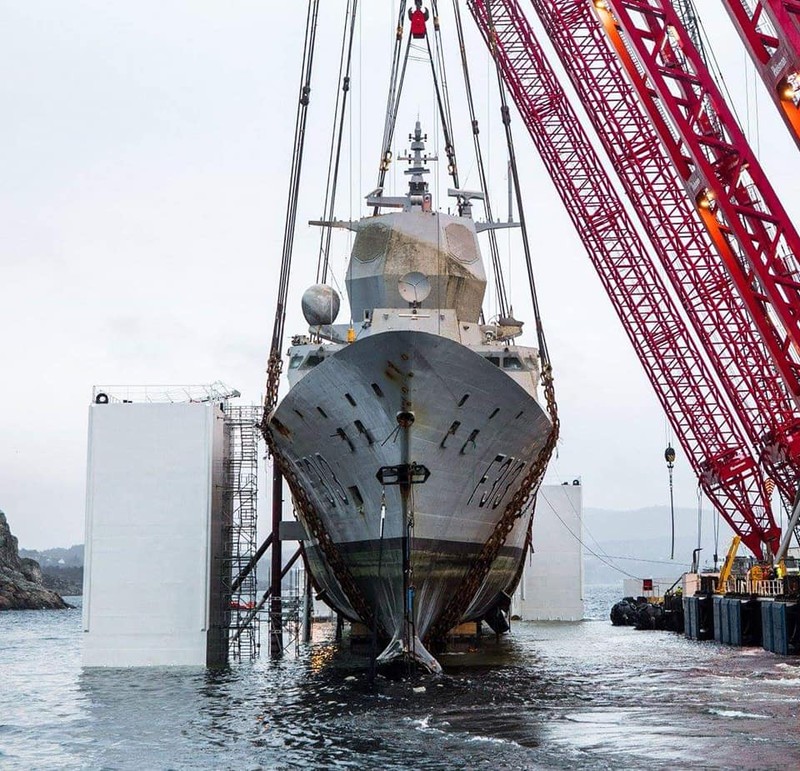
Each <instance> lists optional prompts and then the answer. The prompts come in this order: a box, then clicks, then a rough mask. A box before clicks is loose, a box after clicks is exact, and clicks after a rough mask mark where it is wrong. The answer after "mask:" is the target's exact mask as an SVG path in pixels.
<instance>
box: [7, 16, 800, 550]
mask: <svg viewBox="0 0 800 771" xmlns="http://www.w3.org/2000/svg"><path fill="white" fill-rule="evenodd" d="M323 5H324V6H325V8H324V9H323V18H322V20H321V27H320V46H319V51H318V65H319V66H318V67H317V69H316V72H315V82H314V92H313V101H312V113H311V130H310V136H309V152H308V156H307V159H306V167H305V173H304V185H303V193H302V197H301V202H300V215H299V226H298V237H297V245H296V252H295V272H294V280H293V285H292V298H293V301H292V306H291V307H290V314H289V320H288V323H287V331H288V333H289V334H292V333H297V332H300V331H303V324H302V319H301V316H300V313H299V296H300V294H301V293H302V291H303V289H304V288H305V286H306V285H308V284H310V283H313V272H314V268H315V265H316V254H317V248H318V243H317V238H318V236H317V234H316V233H315V232H314V231H313V230H312V229H310V228H308V227H307V226H306V225H305V222H306V221H307V220H308V219H311V218H315V217H318V216H319V215H320V214H321V211H322V196H323V187H324V174H325V164H326V161H327V150H326V144H327V141H328V140H327V137H328V133H329V125H330V119H331V117H330V116H331V109H332V100H333V95H334V93H335V91H334V89H335V69H336V66H337V57H338V46H339V39H340V35H341V12H342V8H343V7H344V2H342V1H341V0H339V1H338V2H327V3H323ZM441 5H442V9H443V23H444V32H445V35H446V38H447V42H448V43H449V49H450V50H449V57H448V58H449V60H450V61H453V62H454V63H455V56H456V54H457V52H456V50H455V47H454V46H453V38H452V36H451V32H452V30H451V28H450V19H451V11H450V3H448V2H444V3H442V4H441ZM362 6H363V10H362V21H361V27H362V36H361V42H360V44H359V46H358V48H357V51H356V66H355V72H354V75H355V78H354V91H353V94H352V103H353V109H352V113H351V117H350V123H351V125H352V127H353V132H352V139H350V140H348V152H347V155H348V158H347V159H346V160H345V166H344V168H346V169H347V172H346V173H344V174H343V180H342V182H343V184H342V187H341V192H340V198H339V200H340V202H341V205H340V206H339V207H338V215H339V216H340V217H343V218H345V217H349V216H359V215H360V214H362V213H363V209H361V208H360V203H359V202H360V200H361V196H362V195H363V194H365V193H366V192H368V191H369V190H371V189H372V187H374V179H375V171H376V169H375V167H376V163H375V161H376V158H377V156H378V154H379V142H380V135H381V131H382V120H383V108H384V101H385V82H386V75H387V70H388V61H389V55H390V48H391V44H392V30H393V27H394V20H393V17H394V15H395V11H393V6H396V3H392V2H381V3H377V2H368V3H362ZM701 13H702V14H703V18H704V20H705V22H706V25H707V27H708V28H709V29H714V30H716V31H717V33H718V34H717V35H715V37H714V38H713V42H714V44H715V50H716V53H717V56H718V58H719V59H720V64H721V65H722V67H723V70H724V71H725V73H726V78H727V81H728V85H729V87H730V88H731V90H732V91H733V92H734V97H735V100H736V102H737V106H738V108H739V110H740V115H742V117H743V119H744V117H745V114H746V107H747V104H748V102H749V105H750V115H751V123H753V116H754V115H755V110H754V99H753V96H752V94H753V92H754V90H756V91H757V92H758V94H759V100H760V101H759V105H760V107H759V110H760V119H761V120H760V121H759V126H760V148H761V156H762V158H763V160H764V162H765V165H766V167H767V171H768V173H769V174H770V175H771V178H772V181H773V183H774V184H775V186H776V188H777V189H778V191H779V193H780V194H781V195H782V197H783V200H784V203H785V205H786V206H787V208H788V209H789V211H790V213H791V214H793V215H796V213H797V210H798V195H797V184H796V180H797V178H798V176H797V171H798V161H799V160H800V156H798V153H797V151H796V150H795V149H794V147H793V145H792V144H791V142H790V140H789V139H788V136H787V135H786V132H785V130H784V129H783V127H782V125H781V124H780V123H779V121H778V120H777V118H776V116H775V115H774V114H773V109H772V107H771V105H770V104H768V103H767V100H766V98H765V96H764V94H763V88H762V87H761V86H760V85H757V86H756V87H754V86H753V85H752V83H751V85H750V86H749V93H750V98H749V100H748V99H746V92H747V91H748V89H746V86H745V83H746V80H745V74H744V64H745V55H744V52H743V50H742V48H741V46H740V45H739V43H738V39H737V38H736V37H735V33H734V32H733V30H732V28H731V27H730V24H729V22H728V21H727V18H726V17H725V16H724V14H723V12H722V10H721V8H720V7H718V4H717V3H713V4H710V5H709V7H708V8H706V7H705V6H702V7H701ZM304 22H305V3H301V2H299V1H298V0H294V2H284V3H276V2H264V0H262V2H254V1H252V2H247V1H245V0H231V1H230V2H227V3H216V2H210V1H203V0H191V1H190V0H183V1H182V2H181V1H180V0H161V1H160V2H157V3H156V2H150V1H149V0H142V1H141V2H137V3H123V2H107V0H106V1H105V2H101V1H100V0H95V1H94V2H89V1H83V2H69V3H66V2H63V0H61V1H58V0H50V1H46V0H40V1H38V2H20V1H19V0H18V1H17V2H9V1H8V0H6V1H4V2H0V64H1V65H2V70H1V71H2V79H0V101H2V105H3V116H4V117H3V120H2V122H0V159H1V160H0V163H1V164H2V175H1V176H0V261H1V263H2V283H0V287H1V288H2V289H1V295H0V330H1V331H0V367H1V368H2V379H0V397H1V398H2V403H3V406H4V408H3V410H2V412H0V437H2V442H1V443H0V508H2V509H4V510H5V511H6V513H7V514H8V516H9V519H10V522H11V525H12V528H13V530H14V532H15V533H16V534H17V535H19V537H20V541H21V543H22V544H23V545H24V546H28V547H47V546H53V545H67V544H70V543H73V542H80V541H82V539H83V506H84V486H85V479H84V476H85V452H86V408H87V405H88V402H89V399H90V395H91V386H92V385H93V384H95V383H203V382H211V381H213V380H217V379H221V380H224V381H225V382H227V383H229V384H231V385H234V386H236V387H237V388H239V389H240V390H241V391H242V393H243V394H244V396H245V397H246V399H247V400H251V401H259V400H260V398H261V393H262V389H263V384H264V379H265V376H264V361H265V355H266V351H267V346H268V343H269V335H270V332H271V326H272V314H273V300H274V296H275V276H276V272H277V266H278V261H279V258H280V249H281V236H282V230H283V217H284V206H285V200H286V189H287V174H288V165H289V152H290V146H291V137H292V131H293V124H294V110H295V97H296V88H297V81H298V69H299V60H300V53H301V50H300V49H301V42H302V33H303V25H304ZM467 22H468V24H469V27H468V30H467V32H468V42H469V47H470V51H471V54H472V61H473V75H474V78H475V84H476V93H477V100H478V107H479V110H480V112H481V123H482V128H483V135H484V136H485V137H486V138H490V144H491V147H490V153H489V154H490V165H491V183H492V185H491V186H492V192H493V194H494V200H495V208H496V211H497V213H498V214H499V215H500V216H502V217H505V216H506V204H505V197H506V181H505V169H504V164H505V154H504V149H503V146H502V143H501V137H500V133H499V131H498V129H499V128H500V126H499V121H498V119H497V106H496V102H495V100H494V96H492V97H491V99H490V98H489V96H488V94H489V88H488V87H487V73H488V72H489V70H488V63H487V57H486V55H485V52H484V50H483V48H482V47H481V44H480V41H479V40H478V39H477V36H476V34H475V32H474V31H473V29H472V26H471V21H470V20H469V19H467ZM362 71H363V75H362V76H360V75H359V74H360V72H362ZM751 77H752V73H751ZM450 78H451V86H452V91H453V103H454V112H455V115H456V121H457V124H458V125H457V130H456V140H457V149H458V151H459V155H460V166H461V171H462V179H463V182H462V184H463V185H464V186H465V187H469V186H476V185H477V174H476V172H475V169H474V164H473V162H472V160H471V147H470V144H469V133H468V125H467V122H466V120H465V118H464V115H465V111H464V107H463V100H462V99H461V98H460V97H461V87H460V79H459V71H458V69H456V68H455V67H451V69H450ZM417 115H419V117H420V119H421V120H422V121H423V123H424V124H425V128H426V130H427V131H429V132H430V133H431V134H433V131H434V118H433V96H432V90H431V86H430V79H429V76H428V71H427V68H426V66H425V65H424V64H423V63H420V62H412V65H411V67H410V70H409V78H408V82H407V86H406V99H405V101H404V105H403V109H402V112H401V117H400V121H399V124H398V132H397V138H398V142H397V143H396V146H397V147H399V148H402V146H403V144H402V141H401V140H404V138H405V136H406V135H407V133H408V131H409V130H410V129H411V128H412V125H413V121H414V120H415V119H416V118H417ZM753 125H754V123H753ZM515 129H516V139H517V146H518V151H519V153H520V155H521V156H522V159H523V163H522V166H523V168H522V171H523V179H524V190H523V192H524V195H525V198H526V201H527V211H528V216H529V222H530V226H531V229H532V233H533V237H534V244H535V260H536V272H537V276H538V278H539V282H540V293H541V301H542V306H543V313H544V319H545V324H546V329H547V333H548V339H549V341H550V347H551V353H552V359H553V362H554V367H555V370H556V377H557V382H556V386H557V389H558V398H559V405H560V413H561V418H562V423H563V432H562V440H561V444H560V447H559V457H558V459H557V460H556V461H555V462H554V463H553V465H552V467H551V475H550V478H551V480H552V481H558V480H560V479H562V478H563V479H571V478H572V477H574V476H581V477H582V479H583V482H584V485H585V499H584V501H585V505H587V506H594V507H604V508H635V507H638V506H647V505H651V504H663V503H666V502H667V500H668V498H667V479H666V470H665V467H664V462H663V456H662V453H663V449H664V445H665V423H664V418H663V416H662V414H661V411H660V409H659V407H658V404H657V402H656V399H655V397H654V396H653V394H652V392H651V390H650V387H649V385H648V383H647V381H646V379H645V377H644V375H643V374H642V371H641V368H640V366H639V364H638V363H637V361H636V359H635V357H634V355H633V353H632V351H631V350H630V347H629V345H628V343H627V341H626V339H625V337H624V335H623V332H622V329H621V327H620V325H619V323H618V322H617V320H616V318H615V317H614V315H613V312H612V310H611V307H610V304H609V302H608V301H607V299H606V298H605V296H604V294H603V292H602V289H601V287H600V285H599V282H598V280H597V278H596V276H595V274H594V272H593V270H592V268H591V266H590V264H589V262H588V260H587V259H586V257H585V255H584V252H583V250H582V246H581V245H580V243H579V241H578V239H577V237H576V236H575V234H574V232H573V230H572V228H571V226H570V224H569V221H568V220H567V218H566V215H565V214H564V212H563V208H562V206H561V203H560V201H559V200H558V197H557V195H556V193H555V191H554V189H553V186H552V184H551V183H550V181H549V179H548V178H547V176H546V175H545V174H544V172H543V170H542V168H541V166H540V164H539V162H538V159H537V158H536V157H535V151H534V150H533V147H532V145H531V143H530V141H529V140H528V139H527V137H526V136H525V134H524V131H523V127H522V125H521V123H520V122H519V121H518V120H517V121H515ZM351 148H352V153H351V152H350V149H351ZM396 176H397V182H396V184H397V185H398V187H399V186H400V185H401V184H402V181H403V180H402V175H401V174H400V175H396ZM440 187H441V189H442V191H443V190H444V187H445V184H444V183H442V184H441V185H440ZM439 204H440V205H441V206H442V207H446V206H447V205H448V202H447V201H446V200H444V199H443V197H441V196H440V197H439ZM516 243H517V242H516V240H515V239H514V238H511V240H509V241H506V236H503V237H502V238H501V244H503V250H504V254H506V256H505V257H504V259H505V260H506V261H508V256H507V255H508V253H510V252H511V251H513V250H514V248H515V246H516ZM347 246H348V244H347V236H343V237H342V238H341V239H340V240H339V241H338V242H337V244H336V246H335V252H334V254H333V255H332V260H333V266H334V275H335V277H336V279H337V280H338V281H339V282H340V283H341V282H342V280H343V275H344V260H345V256H346V253H347ZM512 262H513V265H512V268H511V281H510V283H511V284H512V286H513V287H514V290H513V291H514V298H515V299H514V308H515V311H516V315H517V316H520V317H523V318H526V319H528V320H529V319H530V316H529V303H528V302H527V300H526V292H525V285H524V281H523V280H522V279H523V273H522V265H521V261H520V259H519V253H518V251H517V253H516V256H515V257H514V258H512ZM344 315H345V312H343V313H342V316H340V321H341V320H342V319H343V317H344ZM530 327H532V324H531V323H530V321H529V332H528V337H527V339H528V340H530V341H532V340H533V339H534V338H533V337H532V332H533V330H532V329H530ZM695 489H696V486H695V482H694V480H693V479H692V477H691V474H690V473H689V472H688V467H687V463H686V461H685V459H684V458H683V457H682V455H679V459H678V468H677V470H676V500H677V501H678V503H680V504H681V505H684V506H688V507H693V506H695V505H696V497H695ZM653 526H654V527H655V526H656V525H655V524H654V525H653ZM661 526H662V525H661V524H659V525H658V527H661Z"/></svg>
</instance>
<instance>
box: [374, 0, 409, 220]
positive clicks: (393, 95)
mask: <svg viewBox="0 0 800 771" xmlns="http://www.w3.org/2000/svg"><path fill="white" fill-rule="evenodd" d="M405 15H406V0H400V12H399V13H398V15H397V28H396V32H395V44H394V55H393V57H392V68H391V76H390V78H389V93H388V95H387V97H386V121H385V123H384V125H383V142H382V144H381V160H380V165H379V167H378V190H381V191H382V190H383V186H384V184H385V182H386V172H387V171H388V170H389V166H390V164H391V162H392V137H393V136H394V127H395V124H396V122H397V109H398V107H399V104H400V93H401V92H402V90H403V81H404V80H405V76H406V67H407V66H408V52H409V48H410V47H411V38H409V39H408V41H407V42H406V50H405V54H402V51H403V27H404V24H405ZM401 55H402V59H403V66H402V70H400V58H401ZM398 70H400V72H399V76H398ZM373 214H378V207H377V206H376V207H375V209H374V211H373Z"/></svg>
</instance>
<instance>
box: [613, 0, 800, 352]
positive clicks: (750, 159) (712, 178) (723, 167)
mask: <svg viewBox="0 0 800 771" xmlns="http://www.w3.org/2000/svg"><path fill="white" fill-rule="evenodd" d="M602 1H603V2H605V0H602ZM608 5H609V7H610V10H611V12H612V13H613V16H614V19H615V21H616V23H617V24H618V25H619V26H620V28H621V29H622V31H623V33H624V37H625V41H626V43H627V44H628V45H629V47H630V49H631V50H632V51H633V53H634V54H635V56H636V59H637V62H638V64H639V65H640V66H641V68H642V70H643V72H644V73H645V74H646V76H647V85H648V88H649V90H650V93H651V96H652V98H657V99H658V101H659V105H660V106H661V107H662V108H663V110H664V111H665V114H666V115H667V116H668V118H669V120H670V123H671V124H672V126H673V127H674V128H675V130H676V132H677V135H678V137H679V138H680V141H681V148H682V153H683V155H684V157H685V160H686V163H687V164H690V166H691V168H692V173H691V176H690V179H689V185H690V189H691V192H692V195H693V196H694V198H695V200H696V202H697V204H698V206H699V207H700V208H701V209H703V210H705V211H706V212H707V213H708V214H709V215H713V216H714V218H715V219H716V221H717V223H718V234H719V237H720V238H721V239H724V240H725V241H727V243H728V244H729V245H730V246H731V248H732V249H734V251H737V252H738V251H740V252H741V253H742V255H743V256H744V257H746V259H747V262H748V264H749V267H750V268H751V269H752V271H753V273H754V276H755V277H756V278H757V280H758V283H759V284H760V286H761V289H762V290H763V293H764V300H765V301H769V304H770V306H769V307H770V309H771V311H770V312H772V313H774V314H775V319H774V323H775V324H776V326H778V327H779V328H780V327H782V328H783V330H784V332H785V335H786V339H785V354H786V356H787V357H788V358H789V359H790V360H791V361H792V362H793V363H794V364H797V361H798V358H797V351H798V344H800V261H798V255H800V237H798V234H797V231H796V230H795V227H794V225H793V224H792V222H791V220H790V219H789V217H788V215H787V213H786V211H785V210H784V208H783V206H782V204H781V202H780V200H779V199H778V197H777V195H776V194H775V192H774V190H773V189H772V186H771V185H770V183H769V181H768V180H767V178H766V175H765V174H764V172H763V170H762V168H761V165H760V164H759V162H758V160H757V159H756V157H755V155H754V154H753V152H752V150H751V149H750V146H749V145H748V143H747V141H746V139H745V137H744V134H743V133H742V131H741V129H740V128H739V126H738V124H737V122H736V120H735V118H734V116H733V114H732V112H731V110H730V108H729V107H728V105H727V103H726V101H725V99H724V98H723V96H722V94H721V93H720V91H719V89H718V88H717V86H716V83H715V82H714V80H713V78H712V77H711V75H710V73H709V72H708V69H707V68H706V66H705V64H704V62H703V61H702V58H701V57H700V55H699V54H698V52H697V50H696V49H695V47H694V45H693V44H692V41H691V40H690V39H689V36H688V34H687V33H686V30H685V29H684V28H683V26H682V25H681V22H680V19H679V18H678V16H677V14H676V13H675V11H674V9H673V8H672V6H671V5H670V3H669V1H668V0H608Z"/></svg>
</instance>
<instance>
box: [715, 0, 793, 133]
mask: <svg viewBox="0 0 800 771" xmlns="http://www.w3.org/2000/svg"><path fill="white" fill-rule="evenodd" d="M723 5H724V6H725V10H726V11H727V12H728V15H729V16H730V17H731V21H733V25H734V27H736V31H737V32H738V33H739V37H741V39H742V42H743V43H744V45H745V48H746V49H747V51H748V53H749V54H750V57H751V58H752V59H753V63H754V64H755V67H756V70H757V71H758V74H759V75H760V76H761V79H762V80H763V81H764V84H765V85H766V87H767V91H768V92H769V95H770V98H771V99H772V101H773V102H774V103H775V106H776V107H777V108H778V111H779V112H780V114H781V117H782V118H783V121H784V123H785V124H786V127H787V128H788V129H789V133H790V134H791V135H792V138H793V139H794V141H795V143H796V144H797V146H798V147H800V5H798V4H797V3H796V2H794V0H755V2H753V3H752V4H751V3H750V2H748V0H723Z"/></svg>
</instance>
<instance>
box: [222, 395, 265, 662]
mask: <svg viewBox="0 0 800 771" xmlns="http://www.w3.org/2000/svg"><path fill="white" fill-rule="evenodd" d="M263 412H264V410H263V407H261V406H255V405H233V404H230V403H226V404H225V432H226V436H227V445H228V454H227V459H226V469H225V472H226V473H225V490H224V496H225V511H226V512H227V527H226V530H227V532H226V539H225V541H226V556H225V559H226V563H227V564H226V566H225V571H224V575H225V578H226V580H227V581H228V582H229V583H228V586H227V587H226V589H227V591H226V594H227V595H228V596H229V597H230V625H229V632H228V640H229V653H230V655H231V657H233V658H242V657H249V658H255V657H256V656H257V655H258V653H259V650H260V647H261V639H260V627H259V617H258V614H252V613H251V611H252V610H253V609H254V608H255V606H256V593H257V577H256V570H255V566H254V565H253V566H252V569H249V570H247V571H246V572H245V568H247V567H248V566H249V565H250V563H251V561H252V560H253V558H254V556H255V554H256V551H257V549H258V533H257V522H258V455H259V444H260V441H261V431H260V429H259V426H260V424H261V420H262V416H263Z"/></svg>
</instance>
